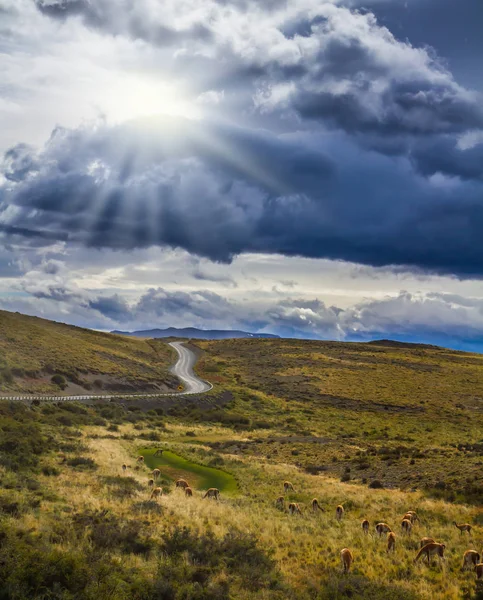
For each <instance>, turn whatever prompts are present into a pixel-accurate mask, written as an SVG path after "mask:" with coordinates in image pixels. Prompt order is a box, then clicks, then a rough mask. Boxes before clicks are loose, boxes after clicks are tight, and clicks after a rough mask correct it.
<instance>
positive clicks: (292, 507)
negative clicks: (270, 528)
mask: <svg viewBox="0 0 483 600" xmlns="http://www.w3.org/2000/svg"><path fill="white" fill-rule="evenodd" d="M288 512H289V513H290V514H291V515H295V514H298V515H301V514H302V511H301V510H300V506H299V505H298V504H297V503H296V502H290V504H289V505H288Z"/></svg>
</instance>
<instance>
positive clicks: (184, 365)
mask: <svg viewBox="0 0 483 600" xmlns="http://www.w3.org/2000/svg"><path fill="white" fill-rule="evenodd" d="M183 344H184V342H170V344H169V345H170V346H172V347H173V348H174V349H175V350H176V352H177V353H178V357H179V358H178V360H177V361H176V363H175V364H174V365H173V366H172V367H171V372H172V373H173V374H174V375H176V376H177V377H178V378H179V379H180V380H181V381H182V382H183V383H184V386H185V388H184V390H183V391H180V392H168V393H161V392H160V393H157V394H153V393H152V392H149V393H147V394H142V393H137V394H95V395H93V394H88V395H87V394H86V395H85V396H45V395H43V396H32V395H31V396H0V400H48V401H51V402H62V401H72V400H75V401H83V400H97V399H111V398H160V397H161V396H176V395H178V396H185V395H187V394H202V393H203V392H208V391H209V390H211V389H212V388H213V386H212V385H211V383H208V382H206V381H203V380H202V379H200V378H199V377H197V375H195V373H194V371H193V367H194V365H195V364H196V360H197V358H196V355H195V353H194V352H192V351H191V350H189V348H186V346H184V345H183Z"/></svg>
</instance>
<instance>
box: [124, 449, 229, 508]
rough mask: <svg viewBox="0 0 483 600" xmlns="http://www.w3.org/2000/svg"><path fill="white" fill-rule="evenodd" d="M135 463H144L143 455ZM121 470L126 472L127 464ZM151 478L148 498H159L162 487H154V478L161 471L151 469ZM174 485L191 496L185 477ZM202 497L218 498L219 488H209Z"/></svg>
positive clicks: (155, 478) (161, 493)
mask: <svg viewBox="0 0 483 600" xmlns="http://www.w3.org/2000/svg"><path fill="white" fill-rule="evenodd" d="M136 463H137V464H144V456H138V457H137V458H136ZM121 468H122V472H123V473H126V471H127V469H128V466H127V465H126V464H123V465H122V467H121ZM151 475H152V477H151V479H148V487H149V488H152V490H151V495H150V499H151V500H154V499H156V498H160V497H161V496H162V495H163V488H161V487H154V485H155V483H156V480H157V479H158V478H159V477H160V476H161V471H160V470H159V469H153V470H152V471H151ZM175 485H176V487H177V488H180V489H182V490H183V491H184V494H185V496H186V497H187V498H191V497H192V496H193V488H191V487H190V484H189V483H188V482H187V481H186V479H178V480H177V481H176V484H175ZM202 497H203V498H214V499H215V500H218V499H219V498H220V490H219V489H218V488H209V489H208V490H206V492H205V493H204V494H203V496H202Z"/></svg>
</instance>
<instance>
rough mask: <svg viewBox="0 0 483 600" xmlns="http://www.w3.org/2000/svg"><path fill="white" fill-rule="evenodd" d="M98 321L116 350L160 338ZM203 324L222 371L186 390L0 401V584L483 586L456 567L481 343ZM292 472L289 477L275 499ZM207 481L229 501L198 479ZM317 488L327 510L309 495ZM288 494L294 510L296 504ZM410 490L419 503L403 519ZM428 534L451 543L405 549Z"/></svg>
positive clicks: (482, 519) (15, 588)
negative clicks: (366, 524)
mask: <svg viewBox="0 0 483 600" xmlns="http://www.w3.org/2000/svg"><path fill="white" fill-rule="evenodd" d="M34 321H35V320H34ZM41 323H45V322H41ZM43 326H44V327H50V328H52V327H53V328H55V327H59V328H60V329H61V331H62V332H66V331H70V330H71V329H74V330H75V328H66V329H64V328H65V326H60V325H55V324H48V325H43ZM12 329H14V328H12ZM29 331H32V328H31V327H30V329H29ZM75 331H76V332H79V333H78V335H80V336H81V337H82V336H83V335H87V334H89V335H92V336H94V337H93V338H92V339H93V340H97V335H98V334H95V333H93V332H87V334H86V333H85V332H82V330H75ZM80 332H82V333H80ZM2 334H3V330H2ZM12 334H13V331H12ZM66 337H67V338H69V336H68V335H67V336H66ZM105 337H107V340H109V343H110V344H115V343H116V342H118V343H119V344H121V345H122V348H123V350H122V351H123V352H124V355H125V354H126V353H127V350H126V346H125V345H124V344H130V343H131V342H133V343H134V344H135V345H136V346H135V347H136V348H138V349H139V348H144V352H146V353H147V355H149V350H148V348H150V349H151V351H153V352H154V351H155V350H156V349H157V347H156V346H154V347H152V346H150V344H149V343H147V342H144V341H143V340H132V339H124V338H116V337H113V336H105ZM85 339H87V338H84V337H82V340H85ZM89 339H91V338H89ZM100 339H101V340H103V339H104V337H103V336H102V335H101V336H100ZM113 340H114V341H113ZM85 343H87V342H85ZM92 343H93V344H94V341H93V342H92ZM106 343H107V342H106ZM138 343H139V344H144V345H142V346H138V345H137V344H138ZM96 344H97V345H96V348H97V349H96V351H94V350H93V351H92V353H93V354H92V356H93V357H94V358H95V357H96V356H97V354H98V353H99V350H98V348H99V344H100V341H99V340H97V342H96ZM197 344H198V346H199V347H200V348H202V350H203V351H204V352H203V354H202V358H201V362H200V363H199V368H198V370H199V371H200V372H201V374H202V375H203V376H204V377H206V379H208V380H209V381H212V382H213V383H215V390H214V391H213V392H212V393H208V394H204V395H203V396H200V397H199V398H196V397H190V399H189V401H183V402H172V399H171V400H170V401H168V400H169V399H166V398H161V399H157V400H152V401H150V402H149V403H147V402H140V401H137V400H136V401H133V402H128V403H126V404H125V405H123V404H121V403H120V402H119V403H118V402H107V401H106V402H101V401H99V402H98V403H97V404H95V405H93V406H82V405H77V404H72V403H60V404H49V403H46V404H44V405H42V404H41V405H39V406H26V405H23V404H21V403H9V402H6V401H3V402H2V401H0V598H5V599H8V600H10V599H12V600H27V599H28V600H43V599H45V598H53V599H56V600H57V599H58V600H72V599H73V598H75V599H76V600H111V599H116V600H160V599H162V600H188V599H189V600H232V599H234V600H287V599H288V600H342V599H344V600H345V599H357V600H434V599H438V600H482V599H483V580H482V581H476V576H475V572H474V570H468V571H463V570H462V563H463V554H464V552H465V551H466V550H476V551H478V552H480V553H483V493H482V490H483V480H482V468H481V467H482V466H483V426H482V425H483V424H482V411H481V398H482V397H483V385H482V371H481V368H482V360H483V358H482V357H480V356H478V355H472V354H463V353H457V352H452V351H448V350H443V349H437V348H430V347H415V346H402V345H392V344H385V345H381V344H335V343H325V342H302V341H297V340H276V341H272V340H226V341H217V342H197ZM79 345H80V344H77V346H79ZM12 346H13V344H11V345H10V348H11V347H12ZM44 348H45V350H44V351H45V352H50V353H52V352H54V350H53V348H52V347H51V344H49V343H48V341H45V346H44ZM64 348H67V346H66V347H64ZM128 348H130V353H129V356H136V357H137V358H139V356H141V357H144V356H146V354H143V351H139V354H135V353H134V351H133V349H132V348H133V347H131V346H130V345H129V346H128ZM36 352H37V351H36ZM109 352H110V353H111V354H112V355H114V356H118V354H117V353H118V352H121V349H120V347H118V346H115V348H114V349H113V347H112V346H109ZM66 353H67V350H65V349H64V354H66ZM54 354H55V352H54ZM50 355H52V354H50ZM10 356H11V355H10ZM36 356H38V360H39V362H40V361H42V354H41V353H38V354H36ZM87 356H89V352H87ZM65 360H68V359H67V358H65ZM70 360H71V361H72V362H70V363H69V364H72V365H73V364H75V363H74V362H73V360H74V359H72V358H70ZM76 360H78V359H76ZM139 360H140V359H139ZM41 364H43V365H45V363H41ZM42 368H44V369H45V366H43V367H42ZM126 377H127V375H126ZM222 392H225V393H222ZM160 449H162V450H163V452H162V453H160V452H159V450H160ZM140 454H142V455H143V456H144V457H145V461H144V464H141V465H140V464H139V463H137V461H136V458H137V457H138V456H139V455H140ZM123 464H125V465H127V470H126V471H123V469H122V465H123ZM153 467H156V468H159V470H160V472H161V475H160V477H159V478H158V479H157V482H156V485H157V486H160V487H161V488H162V491H163V495H162V497H161V498H160V499H159V500H151V498H150V493H151V488H150V487H149V485H148V481H149V479H150V477H151V476H152V475H151V469H152V468H153ZM177 477H183V478H185V479H187V481H188V482H189V483H190V484H191V486H192V488H193V490H194V495H193V497H192V498H186V497H185V495H184V493H183V491H182V490H179V489H176V488H175V485H174V481H175V480H176V478H177ZM286 480H289V481H291V482H292V483H293V486H294V490H295V491H294V492H291V493H288V494H287V495H286V496H285V505H284V508H283V509H280V508H277V507H276V503H275V501H276V499H277V498H278V497H279V496H280V495H281V494H283V482H284V481H286ZM212 485H217V487H219V488H220V489H221V490H222V492H221V499H220V501H219V502H216V501H213V500H208V499H203V498H202V494H203V490H205V489H206V488H207V487H209V486H212ZM313 498H317V499H318V501H319V503H320V505H321V506H322V508H323V509H324V510H323V512H322V511H317V512H316V513H313V512H312V510H311V501H312V499H313ZM289 502H297V503H298V504H299V505H300V508H301V511H302V514H300V515H294V516H291V515H290V514H289V513H288V510H287V507H288V503H289ZM339 504H342V505H343V506H344V509H345V516H344V519H343V520H342V521H341V522H338V521H337V520H336V518H335V508H336V506H337V505H339ZM407 510H415V511H417V513H418V515H419V518H420V521H419V522H417V523H416V524H415V525H414V528H413V531H412V533H411V534H410V535H406V534H403V532H402V530H401V519H402V516H403V514H404V513H405V512H406V511H407ZM363 519H368V520H369V521H370V533H369V535H364V534H363V532H362V529H361V521H362V520H363ZM381 521H383V522H386V523H388V524H389V525H390V527H391V528H392V529H393V531H394V532H395V533H396V536H397V541H396V550H395V552H394V553H388V552H386V544H387V541H386V537H385V536H383V537H382V538H378V537H377V536H376V535H375V525H376V524H377V523H378V522H381ZM453 521H457V522H460V523H465V522H466V523H469V524H471V525H472V527H473V529H472V535H471V536H470V535H468V534H461V533H460V532H459V531H458V529H457V528H456V527H455V526H454V525H453ZM425 536H431V537H433V538H434V539H436V540H437V541H438V542H441V543H444V544H445V545H446V551H445V557H446V560H445V561H444V562H441V563H440V562H439V561H438V560H436V559H434V560H433V563H432V564H431V565H430V566H428V565H426V564H425V563H423V562H418V563H415V562H414V558H415V557H416V554H417V552H418V549H419V542H420V539H421V538H422V537H425ZM344 547H349V548H350V549H351V550H352V552H353V555H354V565H353V568H352V570H351V572H350V573H349V574H344V573H343V572H342V569H341V565H340V551H341V550H342V548H344Z"/></svg>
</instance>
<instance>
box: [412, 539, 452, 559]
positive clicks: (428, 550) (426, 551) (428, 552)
mask: <svg viewBox="0 0 483 600" xmlns="http://www.w3.org/2000/svg"><path fill="white" fill-rule="evenodd" d="M445 548H446V546H445V544H438V543H436V542H430V543H429V544H426V546H423V547H422V548H421V550H420V551H419V552H418V554H417V556H416V558H415V559H414V562H417V561H418V560H419V558H420V557H421V556H423V557H424V556H425V557H426V559H427V561H428V565H429V564H430V562H431V557H432V556H433V555H435V556H439V557H440V560H444V550H445Z"/></svg>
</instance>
